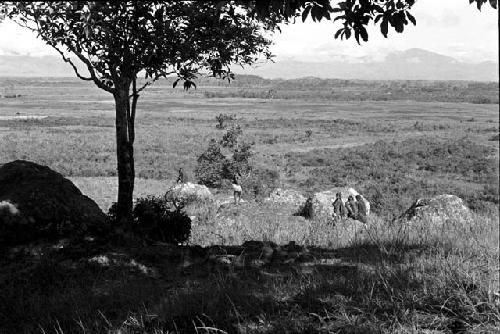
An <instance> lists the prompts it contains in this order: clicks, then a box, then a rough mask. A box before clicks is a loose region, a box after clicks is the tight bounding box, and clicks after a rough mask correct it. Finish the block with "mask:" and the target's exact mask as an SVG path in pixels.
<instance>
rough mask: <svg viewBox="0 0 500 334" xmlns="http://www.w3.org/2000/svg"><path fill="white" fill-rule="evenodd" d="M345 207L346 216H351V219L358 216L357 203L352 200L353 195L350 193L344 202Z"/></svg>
mask: <svg viewBox="0 0 500 334" xmlns="http://www.w3.org/2000/svg"><path fill="white" fill-rule="evenodd" d="M345 207H346V209H347V217H349V218H352V219H357V216H358V203H356V201H355V200H354V197H352V195H349V197H348V198H347V202H346V204H345Z"/></svg>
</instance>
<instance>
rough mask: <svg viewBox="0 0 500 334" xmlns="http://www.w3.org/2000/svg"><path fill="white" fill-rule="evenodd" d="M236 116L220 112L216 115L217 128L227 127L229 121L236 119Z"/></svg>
mask: <svg viewBox="0 0 500 334" xmlns="http://www.w3.org/2000/svg"><path fill="white" fill-rule="evenodd" d="M235 119H236V117H234V115H228V114H219V115H218V116H215V120H216V121H217V125H216V126H215V127H216V128H217V129H221V130H222V129H225V128H226V127H227V125H228V123H230V122H232V121H234V120H235Z"/></svg>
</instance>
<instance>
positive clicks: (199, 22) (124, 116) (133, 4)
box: [0, 0, 497, 223]
mask: <svg viewBox="0 0 500 334" xmlns="http://www.w3.org/2000/svg"><path fill="white" fill-rule="evenodd" d="M487 1H488V0H469V2H470V3H476V4H477V7H478V8H479V9H481V7H482V5H483V4H484V3H485V2H487ZM414 3H415V0H344V1H340V2H337V3H336V5H334V6H332V3H331V2H330V1H329V0H316V1H304V0H246V1H245V0H242V1H169V2H167V1H137V0H135V1H106V2H104V1H103V2H97V1H96V2H93V1H66V2H63V1H57V2H4V3H2V4H0V21H1V20H2V19H3V18H4V17H5V16H7V17H9V18H10V19H12V20H14V21H15V22H17V23H18V24H20V25H22V26H24V27H26V28H28V29H31V30H32V31H34V32H36V33H37V35H38V37H39V38H41V39H42V40H44V41H45V42H46V43H47V44H48V45H50V46H51V47H53V48H54V49H55V50H56V51H57V52H59V54H60V55H61V57H62V58H63V60H64V61H66V62H67V63H69V64H70V65H71V66H72V68H73V70H74V72H75V75H76V76H77V77H78V78H80V79H82V80H86V81H91V82H93V83H94V84H95V85H96V86H97V87H99V88H100V89H103V90H105V91H107V92H109V93H110V94H112V95H113V97H114V100H115V116H116V145H117V169H118V205H117V216H118V217H117V218H118V221H119V222H120V223H128V222H130V221H131V217H132V196H133V189H134V177H135V172H134V150H133V144H134V140H135V131H134V125H135V115H136V109H137V102H138V99H139V95H140V92H141V91H142V90H144V89H145V88H146V87H147V86H149V85H151V84H152V83H153V82H154V81H156V80H158V79H159V78H161V77H165V76H168V75H176V76H177V77H178V79H177V80H176V81H175V82H174V84H173V86H174V87H175V86H176V85H177V83H178V82H179V80H183V81H184V88H185V89H189V88H191V87H196V86H195V84H194V80H195V79H196V78H197V76H198V75H199V74H200V73H201V72H202V71H204V70H205V71H208V72H209V73H211V75H213V76H215V77H220V78H225V79H228V80H230V79H232V78H233V77H234V76H233V74H232V73H231V70H230V65H231V64H239V65H249V64H252V63H253V62H255V61H256V60H257V59H258V58H259V57H264V58H267V59H270V58H271V56H272V55H271V54H270V52H269V45H270V43H271V42H270V40H269V39H267V38H266V37H264V36H265V33H266V32H271V31H274V30H276V29H279V27H278V24H279V23H282V22H291V21H293V20H295V19H296V18H302V20H306V18H307V17H311V18H312V20H314V21H320V20H322V19H327V20H332V21H339V22H341V23H342V27H341V28H340V29H339V30H338V31H337V32H336V34H335V38H338V37H340V38H342V39H343V38H346V39H349V38H350V37H351V36H354V38H355V39H356V40H357V41H358V43H360V40H362V41H367V40H368V32H367V30H366V26H367V25H368V23H370V22H375V23H376V24H379V25H380V30H381V32H382V34H383V35H384V36H385V37H387V35H388V31H389V26H392V27H393V28H394V29H395V30H396V31H397V32H402V31H403V30H404V27H405V26H406V25H407V24H409V22H412V23H413V24H415V23H416V20H415V18H414V17H413V15H411V13H410V10H411V7H412V6H413V4H414ZM489 3H490V5H491V6H492V7H494V8H496V3H497V1H496V0H489ZM75 58H76V59H75ZM76 62H81V63H83V64H84V66H85V67H86V69H87V71H88V73H80V72H79V71H78V67H77V66H76ZM142 75H144V80H145V81H141V80H138V78H139V76H142Z"/></svg>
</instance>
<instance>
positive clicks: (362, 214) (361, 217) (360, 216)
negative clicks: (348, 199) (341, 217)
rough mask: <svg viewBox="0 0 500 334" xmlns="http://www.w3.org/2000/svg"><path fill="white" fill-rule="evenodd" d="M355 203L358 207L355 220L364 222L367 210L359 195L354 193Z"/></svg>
mask: <svg viewBox="0 0 500 334" xmlns="http://www.w3.org/2000/svg"><path fill="white" fill-rule="evenodd" d="M356 200H357V202H356V205H357V208H358V215H357V220H359V221H360V222H362V223H364V224H366V223H367V218H366V217H367V216H368V212H367V211H368V210H367V209H366V204H365V201H364V200H363V198H362V197H361V195H356Z"/></svg>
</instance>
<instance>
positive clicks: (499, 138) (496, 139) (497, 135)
mask: <svg viewBox="0 0 500 334" xmlns="http://www.w3.org/2000/svg"><path fill="white" fill-rule="evenodd" d="M488 140H489V141H499V140H500V135H499V134H498V133H497V134H496V135H494V136H493V137H490V139H488Z"/></svg>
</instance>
